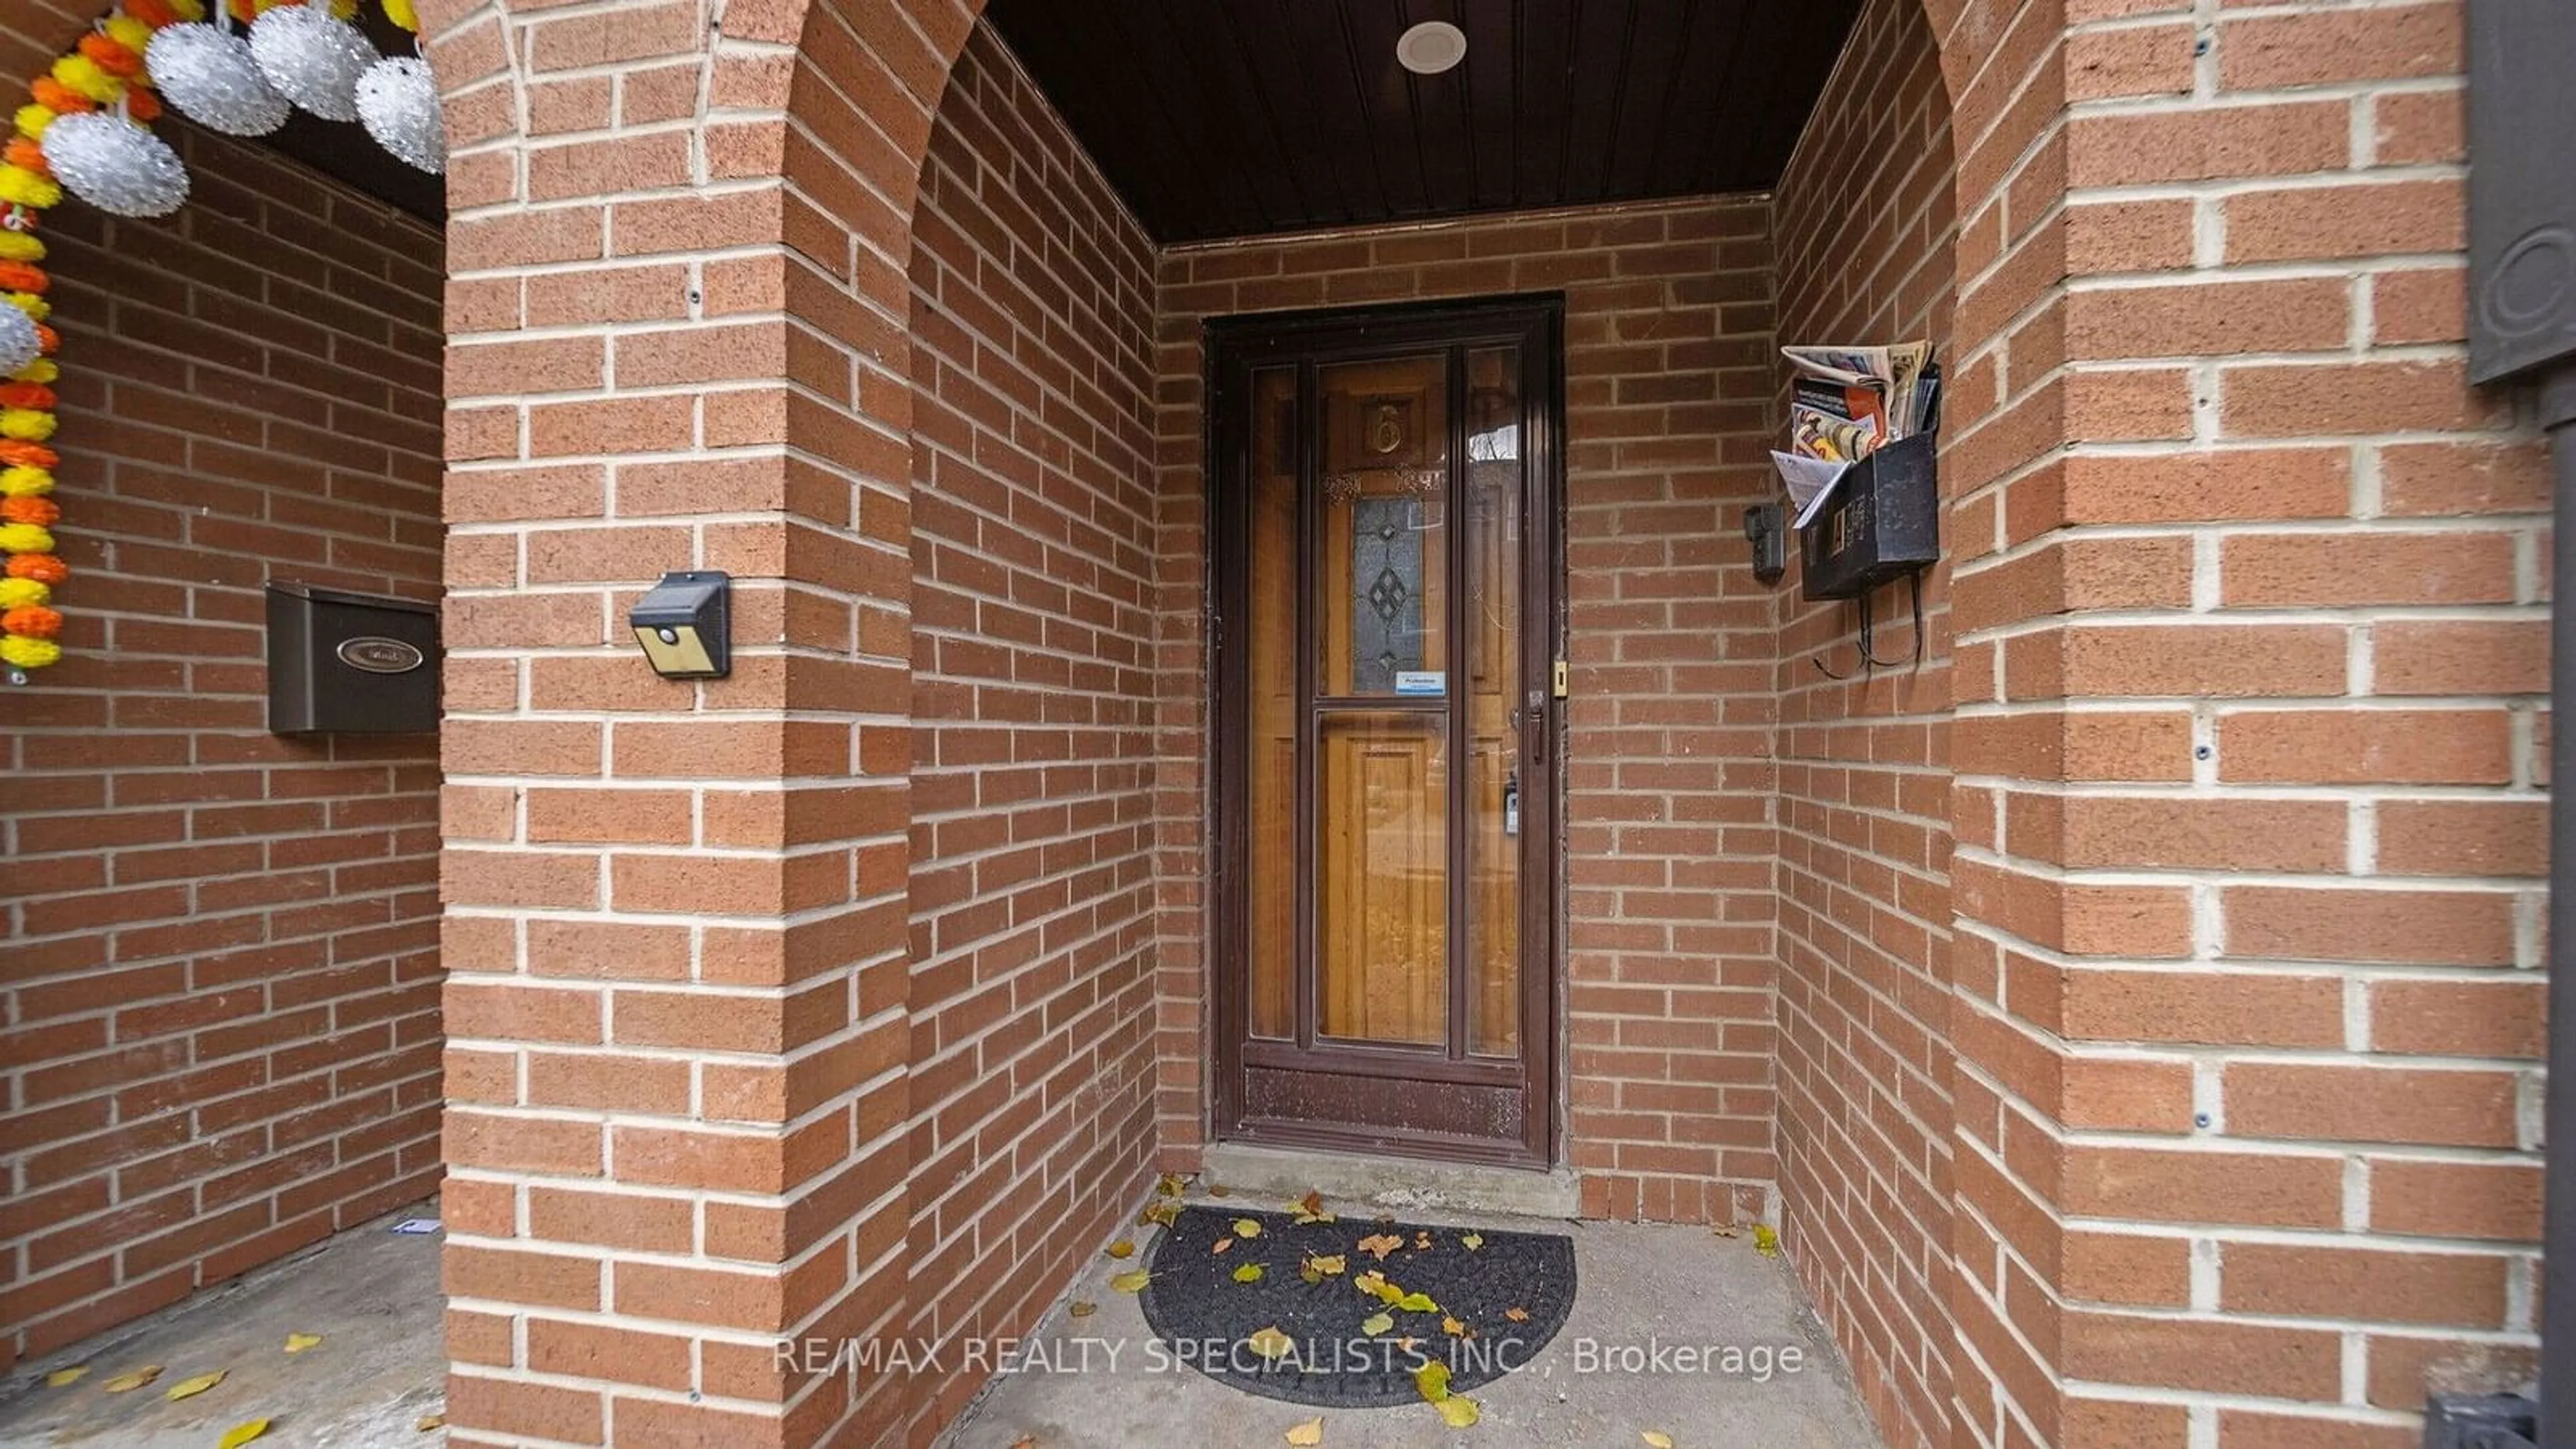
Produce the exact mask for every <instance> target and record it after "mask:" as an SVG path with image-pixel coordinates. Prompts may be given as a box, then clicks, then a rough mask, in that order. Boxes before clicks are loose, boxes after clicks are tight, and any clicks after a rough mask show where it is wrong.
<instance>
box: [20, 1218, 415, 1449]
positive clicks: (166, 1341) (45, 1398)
mask: <svg viewBox="0 0 2576 1449" xmlns="http://www.w3.org/2000/svg"><path fill="white" fill-rule="evenodd" d="M436 1216H438V1203H437V1202H436V1200H435V1199H433V1200H431V1201H429V1202H425V1203H420V1204H417V1205H416V1206H413V1207H409V1208H405V1209H403V1210H402V1211H400V1212H396V1213H391V1214H388V1215H386V1216H385V1217H382V1218H378V1219H376V1220H375V1221H373V1222H370V1223H367V1224H365V1225H363V1226H361V1227H357V1228H352V1229H350V1230H349V1231H348V1232H345V1233H342V1234H340V1235H339V1236H337V1237H334V1238H330V1239H328V1240H326V1241H324V1242H323V1243H321V1244H320V1245H318V1246H316V1247H314V1248H312V1249H310V1250H308V1251H306V1252H303V1253H299V1254H297V1255H296V1256H294V1257H292V1258H288V1259H287V1260H285V1261H284V1262H281V1263H275V1264H271V1265H270V1266H268V1267H266V1268H262V1269H260V1270H258V1271H256V1272H254V1273H250V1274H247V1275H245V1276H243V1277H242V1278H239V1279H237V1280H235V1281H233V1282H231V1283H227V1284H223V1285H220V1286H218V1287H216V1288H214V1289H212V1290H210V1291H208V1292H204V1293H200V1294H197V1295H196V1296H194V1297H191V1298H188V1299H185V1300H183V1301H181V1302H179V1303H175V1304H172V1305H171V1306H170V1307H168V1308H165V1309H163V1310H161V1311H160V1312H158V1313H155V1314H153V1315H151V1316H150V1317H147V1318H143V1319H138V1320H137V1321H135V1322H133V1323H129V1324H126V1325H125V1326H124V1327H122V1328H117V1329H112V1330H110V1331H109V1332H107V1333H104V1334H101V1335H99V1336H98V1337H96V1338H92V1339H90V1340H88V1341H87V1342H84V1343H79V1344H75V1345H73V1346H72V1347H70V1348H67V1349H64V1350H61V1351H60V1352H56V1353H52V1354H48V1355H46V1356H45V1357H43V1358H41V1359H36V1360H32V1361H30V1362H27V1363H24V1364H21V1365H19V1366H18V1368H17V1369H16V1370H15V1371H14V1372H12V1373H11V1374H10V1375H9V1378H8V1381H7V1382H6V1383H5V1384H0V1445H6V1446H12V1449H16V1446H30V1449H32V1446H37V1445H70V1444H79V1445H93V1446H98V1449H211V1446H212V1445H213V1444H214V1443H215V1441H216V1440H218V1439H220V1438H222V1437H223V1435H224V1432H225V1431H226V1430H228V1429H230V1428H232V1427H233V1426H234V1425H236V1424H240V1423H243V1422H245V1421H247V1420H251V1419H260V1418H265V1419H268V1420H270V1421H271V1422H270V1425H269V1430H268V1432H267V1433H266V1434H265V1435H263V1436H262V1437H261V1438H260V1439H259V1440H258V1441H257V1442H258V1444H259V1445H260V1446H261V1449H267V1446H270V1445H275V1446H277V1449H299V1446H312V1449H387V1446H434V1445H436V1444H438V1443H440V1442H442V1441H443V1440H444V1439H445V1438H446V1436H445V1435H444V1434H441V1433H437V1432H435V1431H432V1432H429V1433H423V1432H422V1431H421V1430H420V1429H419V1427H418V1425H419V1422H420V1419H421V1416H423V1415H425V1414H434V1413H437V1412H438V1411H439V1408H440V1406H441V1405H442V1403H443V1402H444V1401H445V1398H446V1388H445V1378H446V1373H447V1351H446V1348H445V1346H444V1345H443V1343H442V1342H441V1334H442V1329H443V1323H444V1318H445V1308H446V1302H447V1300H446V1298H445V1296H444V1295H443V1294H442V1293H441V1292H440V1290H439V1276H438V1245H439V1235H438V1234H436V1233H425V1234H418V1235H412V1234H402V1233H395V1232H392V1231H389V1229H390V1228H391V1227H392V1226H393V1224H395V1223H397V1222H400V1221H402V1220H403V1219H404V1218H411V1217H423V1218H434V1217H436ZM290 1333H317V1334H320V1335H322V1341H321V1342H320V1343H318V1344H315V1345H314V1346H313V1347H311V1348H308V1349H305V1350H304V1351H303V1352H301V1353H295V1354H289V1353H287V1352H286V1336H287V1335H288V1334H290ZM74 1364H87V1365H88V1366H89V1372H88V1373H87V1374H86V1375H84V1376H83V1377H82V1378H81V1379H80V1381H79V1382H77V1383H74V1384H70V1385H68V1386H66V1387H63V1388H48V1387H46V1384H45V1375H46V1374H48V1373H50V1372H51V1371H53V1370H55V1369H58V1368H66V1367H69V1366H71V1365H74ZM150 1364H159V1365H161V1373H160V1376H159V1377H157V1378H155V1379H154V1380H153V1381H152V1382H151V1383H150V1384H149V1385H146V1386H145V1387H142V1388H139V1389H136V1390H134V1391H132V1392H130V1393H123V1394H111V1393H108V1392H107V1390H106V1384H107V1381H108V1380H110V1379H112V1378H115V1377H116V1376H117V1375H119V1374H122V1373H126V1372H129V1371H131V1370H134V1369H139V1368H142V1367H144V1366H146V1365H150ZM217 1369H222V1370H224V1381H223V1382H222V1383H220V1384H217V1385H216V1386H215V1387H213V1388H211V1389H209V1390H207V1391H206V1392H204V1393H202V1394H199V1395H197V1396H195V1397H194V1398H189V1399H182V1400H180V1401H179V1402H177V1403H172V1402H170V1401H169V1400H168V1399H167V1398H165V1397H164V1395H166V1394H167V1393H168V1392H169V1390H170V1387H171V1386H172V1385H174V1384H177V1383H179V1382H180V1381H182V1380H184V1379H189V1378H194V1377H195V1376H197V1375H199V1374H206V1373H212V1372H214V1371H215V1370H217Z"/></svg>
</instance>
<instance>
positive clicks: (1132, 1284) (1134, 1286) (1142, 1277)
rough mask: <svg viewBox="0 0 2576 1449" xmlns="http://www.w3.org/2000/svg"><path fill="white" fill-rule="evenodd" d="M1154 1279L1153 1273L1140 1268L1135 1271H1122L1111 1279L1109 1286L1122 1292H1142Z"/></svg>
mask: <svg viewBox="0 0 2576 1449" xmlns="http://www.w3.org/2000/svg"><path fill="white" fill-rule="evenodd" d="M1153 1281H1154V1275H1153V1274H1151V1273H1148V1272H1146V1271H1145V1270H1144V1269H1142V1268H1139V1269H1137V1270H1136V1271H1135V1272H1133V1273H1121V1274H1119V1275H1118V1276H1117V1277H1115V1278H1112V1279H1110V1280H1109V1286H1110V1287H1112V1288H1115V1289H1117V1290H1118V1291H1119V1292H1121V1293H1142V1292H1144V1291H1145V1285H1146V1284H1148V1283H1151V1282H1153Z"/></svg>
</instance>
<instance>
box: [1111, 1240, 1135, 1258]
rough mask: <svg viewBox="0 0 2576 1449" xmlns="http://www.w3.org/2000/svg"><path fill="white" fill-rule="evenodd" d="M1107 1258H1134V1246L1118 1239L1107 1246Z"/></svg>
mask: <svg viewBox="0 0 2576 1449" xmlns="http://www.w3.org/2000/svg"><path fill="white" fill-rule="evenodd" d="M1109 1256H1111V1257H1113V1258H1132V1257H1135V1256H1136V1245H1135V1244H1134V1243H1131V1242H1129V1241H1127V1240H1126V1239H1125V1238H1120V1239H1119V1240H1118V1241H1117V1242H1114V1243H1111V1244H1110V1245H1109Z"/></svg>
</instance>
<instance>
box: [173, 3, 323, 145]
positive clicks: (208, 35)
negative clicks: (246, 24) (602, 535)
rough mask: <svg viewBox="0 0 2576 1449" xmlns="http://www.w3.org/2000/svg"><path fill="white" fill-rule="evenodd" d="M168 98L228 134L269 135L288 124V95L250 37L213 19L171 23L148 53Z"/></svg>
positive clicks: (203, 123)
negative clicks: (254, 53) (262, 67)
mask: <svg viewBox="0 0 2576 1449" xmlns="http://www.w3.org/2000/svg"><path fill="white" fill-rule="evenodd" d="M143 64H144V68H145V69H146V70H148V71H150V72H151V74H152V80H153V82H154V84H156V85H158V86H159V87H160V89H161V95H162V98H163V99H165V100H167V101H169V103H170V104H172V105H174V106H177V107H178V108H179V112H180V114H182V115H184V116H186V117H187V118H188V119H189V120H192V121H194V122H196V123H197V124H198V125H201V126H204V127H206V128H207V129H209V130H215V131H221V132H223V133H224V134H225V135H228V136H265V135H267V134H268V133H269V132H271V131H274V130H276V129H277V128H278V127H280V126H283V125H285V124H286V110H287V106H286V97H284V96H281V95H279V94H278V93H277V91H276V88H275V87H273V86H271V85H269V83H268V77H266V76H264V75H261V74H260V73H259V63H258V62H257V61H255V60H253V59H251V54H250V43H249V42H248V41H246V40H243V39H242V38H241V37H240V36H238V35H233V34H229V33H227V32H225V31H221V30H217V29H216V28H215V27H213V26H211V25H205V24H192V25H170V26H164V27H163V28H162V29H161V31H160V32H159V33H158V34H156V35H154V36H153V37H152V46H151V48H150V49H149V50H147V51H146V52H145V53H144V58H143Z"/></svg>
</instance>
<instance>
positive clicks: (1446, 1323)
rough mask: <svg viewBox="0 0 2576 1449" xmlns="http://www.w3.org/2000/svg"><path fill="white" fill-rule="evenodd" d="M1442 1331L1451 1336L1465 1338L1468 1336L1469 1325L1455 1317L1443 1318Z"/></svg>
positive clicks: (1441, 1321) (1441, 1322)
mask: <svg viewBox="0 0 2576 1449" xmlns="http://www.w3.org/2000/svg"><path fill="white" fill-rule="evenodd" d="M1440 1331H1441V1332H1442V1333H1445V1334H1447V1335H1449V1336H1450V1337H1451V1338H1464V1337H1466V1336H1467V1325H1465V1324H1463V1323H1460V1322H1459V1321H1458V1320H1457V1319H1455V1318H1443V1319H1441V1320H1440Z"/></svg>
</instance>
